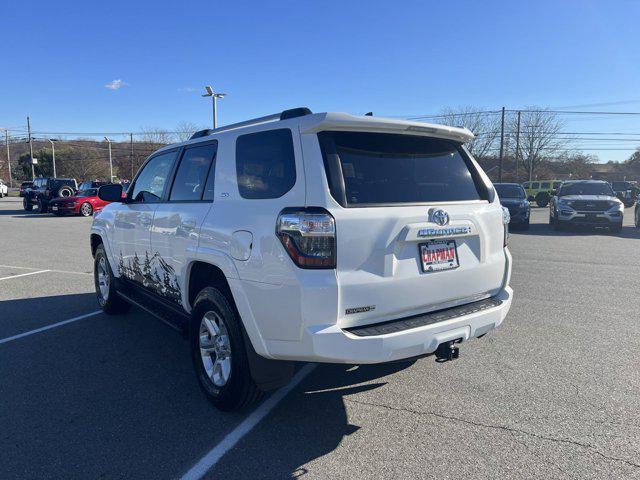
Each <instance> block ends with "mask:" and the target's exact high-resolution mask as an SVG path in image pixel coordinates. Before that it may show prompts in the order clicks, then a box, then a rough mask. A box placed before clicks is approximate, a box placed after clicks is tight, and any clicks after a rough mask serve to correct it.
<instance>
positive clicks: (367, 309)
mask: <svg viewBox="0 0 640 480" xmlns="http://www.w3.org/2000/svg"><path fill="white" fill-rule="evenodd" d="M375 309H376V306H375V305H367V306H366V307H355V308H347V309H346V310H345V311H344V313H345V315H352V314H354V313H365V312H371V311H373V310H375Z"/></svg>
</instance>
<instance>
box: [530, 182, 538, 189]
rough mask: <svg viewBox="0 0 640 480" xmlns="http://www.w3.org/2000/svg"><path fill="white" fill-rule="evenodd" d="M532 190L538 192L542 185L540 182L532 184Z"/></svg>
mask: <svg viewBox="0 0 640 480" xmlns="http://www.w3.org/2000/svg"><path fill="white" fill-rule="evenodd" d="M531 188H532V189H533V190H537V189H538V188H540V183H539V182H533V183H532V184H531Z"/></svg>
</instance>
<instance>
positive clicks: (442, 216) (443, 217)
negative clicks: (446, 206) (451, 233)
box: [431, 210, 449, 227]
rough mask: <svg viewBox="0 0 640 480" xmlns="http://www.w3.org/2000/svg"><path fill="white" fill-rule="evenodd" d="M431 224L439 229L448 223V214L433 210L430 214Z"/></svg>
mask: <svg viewBox="0 0 640 480" xmlns="http://www.w3.org/2000/svg"><path fill="white" fill-rule="evenodd" d="M431 218H432V220H433V222H435V223H437V224H438V225H440V226H441V227H443V226H445V225H447V224H448V223H449V214H448V213H447V212H445V211H444V210H434V211H433V213H432V214H431Z"/></svg>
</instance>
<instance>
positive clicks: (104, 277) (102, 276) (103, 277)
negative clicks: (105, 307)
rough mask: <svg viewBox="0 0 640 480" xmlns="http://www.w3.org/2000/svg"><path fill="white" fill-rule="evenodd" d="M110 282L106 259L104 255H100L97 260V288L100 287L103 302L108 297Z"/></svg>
mask: <svg viewBox="0 0 640 480" xmlns="http://www.w3.org/2000/svg"><path fill="white" fill-rule="evenodd" d="M110 283H111V278H110V277H109V271H108V269H107V260H106V258H105V257H101V258H100V261H99V262H98V288H99V289H100V296H101V297H102V300H103V301H104V302H106V301H107V300H108V299H109V285H110Z"/></svg>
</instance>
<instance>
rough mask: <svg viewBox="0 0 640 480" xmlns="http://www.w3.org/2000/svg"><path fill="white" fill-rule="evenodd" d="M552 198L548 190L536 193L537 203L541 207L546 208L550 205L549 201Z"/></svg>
mask: <svg viewBox="0 0 640 480" xmlns="http://www.w3.org/2000/svg"><path fill="white" fill-rule="evenodd" d="M550 200H551V195H549V193H548V192H539V193H538V194H537V195H536V204H537V205H538V206H539V207H540V208H544V207H546V206H547V205H549V201H550Z"/></svg>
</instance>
